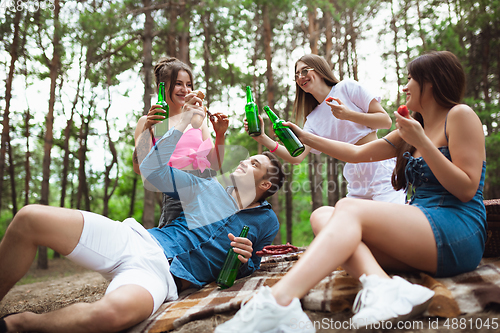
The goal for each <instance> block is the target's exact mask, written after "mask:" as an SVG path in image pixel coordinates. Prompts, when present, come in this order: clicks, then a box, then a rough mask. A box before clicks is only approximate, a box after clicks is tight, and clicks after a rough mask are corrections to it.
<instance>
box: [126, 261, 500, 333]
mask: <svg viewBox="0 0 500 333" xmlns="http://www.w3.org/2000/svg"><path fill="white" fill-rule="evenodd" d="M299 256H300V254H288V255H283V256H275V257H269V258H265V260H263V262H262V264H261V268H260V269H259V270H258V271H256V272H254V273H253V274H252V275H250V276H248V277H246V278H243V279H240V280H238V281H236V283H235V284H234V285H233V286H232V287H231V288H228V289H226V290H219V289H218V287H217V285H216V284H215V283H211V284H209V285H207V286H205V287H204V288H202V289H200V290H196V291H193V290H186V291H184V292H182V293H181V295H180V297H179V299H178V300H176V301H174V302H169V303H164V304H163V305H162V306H161V307H160V309H159V310H158V311H157V312H156V313H155V314H154V315H153V316H151V317H150V318H149V319H148V320H146V321H144V322H143V323H141V324H139V325H137V326H135V327H133V328H132V329H130V330H129V331H128V333H139V332H140V333H153V332H165V331H169V330H172V329H175V328H179V327H180V326H182V325H184V324H186V323H188V322H190V321H193V320H198V319H203V318H207V317H210V316H212V315H214V314H217V313H223V312H228V311H232V310H237V309H239V308H240V305H241V302H242V301H243V300H245V299H247V298H250V297H251V296H252V295H253V294H254V293H255V291H256V290H257V289H258V288H259V287H260V286H262V285H267V286H273V285H274V284H275V283H276V282H277V281H279V280H280V279H281V277H282V276H283V275H285V274H286V272H287V271H288V270H289V269H290V268H291V267H292V266H293V264H294V263H295V262H296V260H297V259H298V258H299ZM402 276H403V277H404V278H406V279H407V280H409V281H411V282H413V283H419V284H422V285H424V286H426V287H428V288H431V289H432V290H434V291H435V293H436V294H435V296H434V298H433V300H432V302H431V304H430V305H429V308H428V310H427V313H426V315H428V316H439V317H448V318H449V317H456V316H458V315H460V314H466V313H477V312H480V311H482V310H484V309H485V308H486V307H487V306H489V305H491V304H500V258H484V259H483V261H482V262H481V264H480V265H479V267H478V268H477V269H476V270H475V271H473V272H469V273H465V274H461V275H458V276H455V277H453V278H442V279H441V278H439V279H434V278H432V277H430V276H429V275H426V274H423V273H422V274H420V275H415V274H413V275H410V274H408V275H406V274H404V275H402ZM359 289H360V283H359V281H357V280H355V279H354V278H352V277H350V276H348V275H347V274H346V273H345V271H343V270H342V269H341V268H340V267H339V269H337V270H336V271H334V272H332V273H331V274H330V275H329V276H327V277H325V278H324V279H323V280H322V281H321V282H320V283H319V284H317V285H316V286H315V287H314V288H313V289H312V290H310V291H309V293H308V294H307V295H306V296H305V297H304V298H302V299H301V302H302V307H303V308H304V309H305V310H313V311H323V312H339V311H344V310H350V309H351V307H352V304H353V302H354V298H355V296H356V293H357V292H358V291H359Z"/></svg>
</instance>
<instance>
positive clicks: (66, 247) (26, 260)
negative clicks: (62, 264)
mask: <svg viewBox="0 0 500 333" xmlns="http://www.w3.org/2000/svg"><path fill="white" fill-rule="evenodd" d="M82 230H83V216H82V214H81V213H80V212H78V211H76V210H70V209H65V208H58V207H50V206H41V205H29V206H25V207H23V208H22V209H21V210H20V211H19V212H18V213H17V214H16V216H15V217H14V219H13V220H12V222H11V223H10V225H9V227H8V228H7V231H6V232H5V235H4V237H3V239H2V242H1V243H0V300H2V299H3V297H4V296H5V295H6V294H7V292H8V291H9V290H10V288H12V286H14V284H15V283H16V282H17V281H19V279H21V278H22V277H23V276H24V274H26V272H27V271H28V269H29V268H30V266H31V263H32V262H33V260H34V258H35V255H36V251H37V248H38V246H39V245H43V246H47V247H50V248H51V249H53V250H55V251H57V252H59V253H61V254H62V255H68V254H69V253H71V251H73V249H74V248H75V247H76V245H77V244H78V241H79V239H80V235H81V234H82Z"/></svg>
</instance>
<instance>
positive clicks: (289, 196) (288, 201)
mask: <svg viewBox="0 0 500 333" xmlns="http://www.w3.org/2000/svg"><path fill="white" fill-rule="evenodd" d="M286 172H287V177H286V178H287V179H286V182H285V209H286V241H287V242H288V243H290V244H293V243H292V230H293V193H292V184H293V164H291V163H287V171H286Z"/></svg>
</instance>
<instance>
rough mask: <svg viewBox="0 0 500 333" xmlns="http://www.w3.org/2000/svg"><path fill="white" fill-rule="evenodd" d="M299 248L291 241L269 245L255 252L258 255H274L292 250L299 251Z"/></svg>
mask: <svg viewBox="0 0 500 333" xmlns="http://www.w3.org/2000/svg"><path fill="white" fill-rule="evenodd" d="M298 250H299V248H298V247H296V246H293V245H292V244H290V243H286V244H282V245H267V246H264V248H263V249H262V251H257V252H255V254H256V255H258V256H260V257H263V256H272V255H277V254H287V253H291V252H297V251H298Z"/></svg>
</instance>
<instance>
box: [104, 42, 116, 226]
mask: <svg viewBox="0 0 500 333" xmlns="http://www.w3.org/2000/svg"><path fill="white" fill-rule="evenodd" d="M108 47H111V46H110V45H108ZM106 86H107V91H108V106H107V107H106V108H105V109H104V122H105V123H106V137H107V139H108V146H109V151H110V152H111V155H112V159H111V163H110V164H109V165H106V169H105V171H104V197H103V211H102V215H104V216H108V215H109V199H110V198H111V196H112V195H113V193H114V192H115V189H116V186H117V185H118V174H119V172H117V173H116V178H115V181H114V182H113V188H112V189H111V192H109V187H110V184H111V177H110V174H111V170H112V169H113V166H115V164H116V168H117V169H118V153H117V152H116V147H115V143H114V142H113V140H111V128H110V126H109V119H108V114H109V108H111V92H110V90H109V87H110V86H111V62H110V59H109V58H108V60H107V71H106ZM108 192H109V193H108Z"/></svg>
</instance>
